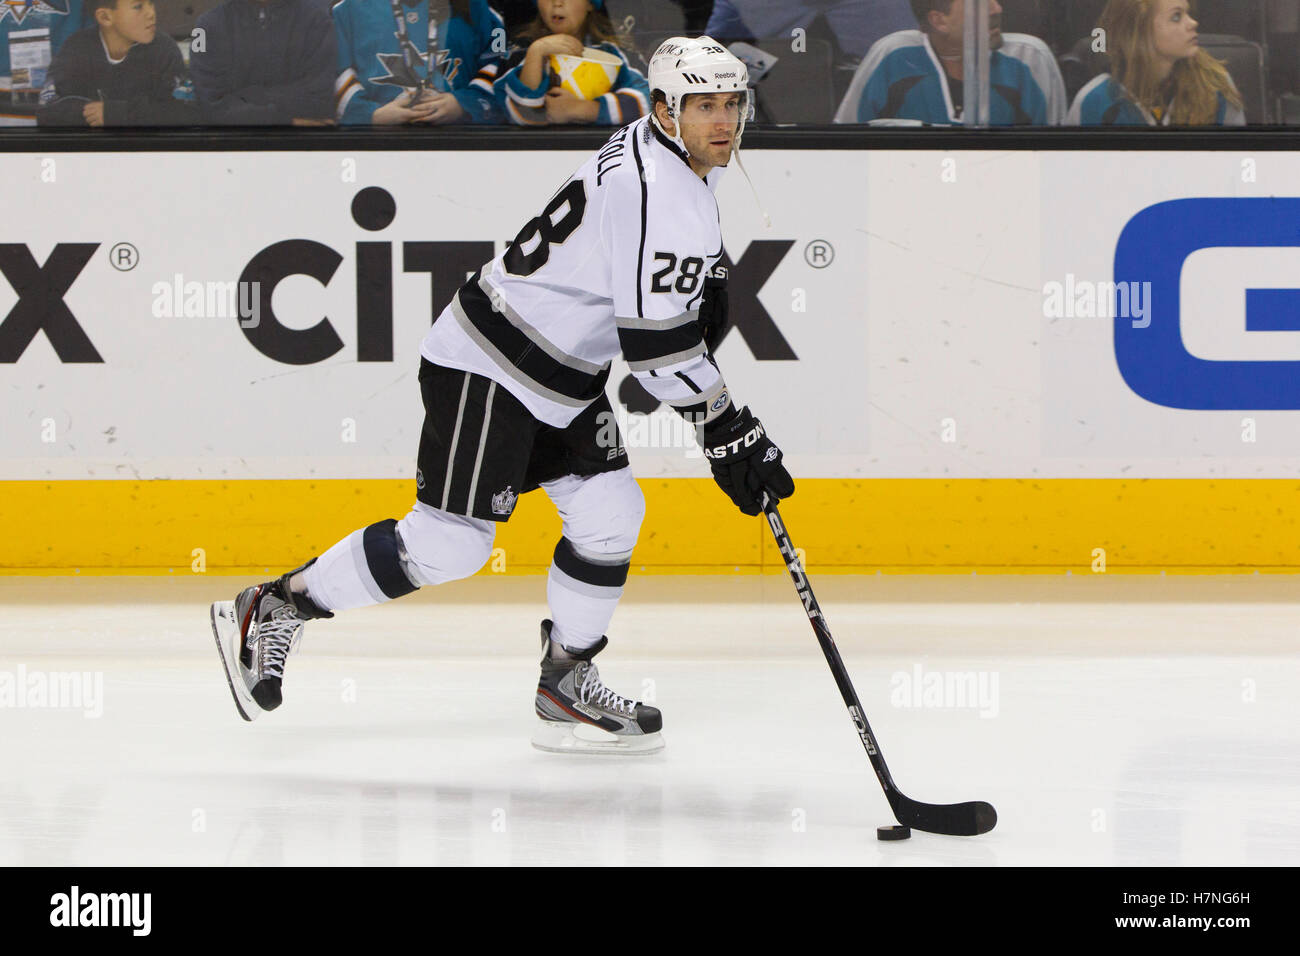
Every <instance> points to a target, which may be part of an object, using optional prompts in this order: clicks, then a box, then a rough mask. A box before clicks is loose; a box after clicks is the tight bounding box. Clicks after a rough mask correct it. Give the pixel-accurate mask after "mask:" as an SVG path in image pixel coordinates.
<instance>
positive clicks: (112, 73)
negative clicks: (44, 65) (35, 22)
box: [36, 0, 198, 126]
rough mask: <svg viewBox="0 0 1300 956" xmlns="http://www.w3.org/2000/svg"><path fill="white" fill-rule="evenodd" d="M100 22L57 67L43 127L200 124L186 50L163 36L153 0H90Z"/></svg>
mask: <svg viewBox="0 0 1300 956" xmlns="http://www.w3.org/2000/svg"><path fill="white" fill-rule="evenodd" d="M88 3H89V6H90V9H91V11H92V14H93V16H94V18H95V23H96V24H97V25H96V26H94V27H90V28H89V29H86V30H82V31H80V32H78V33H75V34H73V35H72V36H70V37H69V38H68V40H67V42H66V43H64V44H63V47H62V48H61V49H60V50H59V53H58V55H57V56H56V57H55V58H54V62H53V63H51V64H50V76H49V79H48V80H47V82H46V84H45V88H44V89H43V90H41V105H40V106H39V107H38V109H37V110H36V122H37V124H38V125H41V126H176V125H186V124H192V123H195V122H197V119H198V117H197V114H196V111H195V109H194V102H193V98H194V91H193V89H192V88H191V87H190V85H189V83H188V81H187V80H186V77H185V63H184V61H183V60H182V59H181V50H180V47H179V46H177V45H176V41H175V40H173V39H172V38H171V37H169V36H159V35H158V31H157V24H158V17H157V13H156V12H155V10H154V5H153V0H88Z"/></svg>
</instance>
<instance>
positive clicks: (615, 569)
mask: <svg viewBox="0 0 1300 956" xmlns="http://www.w3.org/2000/svg"><path fill="white" fill-rule="evenodd" d="M555 566H556V567H557V568H559V569H560V570H561V571H563V572H564V573H565V574H567V575H568V576H569V577H571V578H573V579H574V580H575V581H581V582H582V583H583V584H592V585H595V586H596V587H601V588H621V587H622V586H623V585H625V584H627V572H628V569H629V568H631V567H632V562H631V561H628V562H627V563H626V564H592V563H591V562H590V561H584V560H583V559H582V558H581V557H579V555H578V553H577V552H576V551H574V550H573V545H571V544H570V543H569V539H568V538H561V539H560V541H559V543H558V544H556V546H555Z"/></svg>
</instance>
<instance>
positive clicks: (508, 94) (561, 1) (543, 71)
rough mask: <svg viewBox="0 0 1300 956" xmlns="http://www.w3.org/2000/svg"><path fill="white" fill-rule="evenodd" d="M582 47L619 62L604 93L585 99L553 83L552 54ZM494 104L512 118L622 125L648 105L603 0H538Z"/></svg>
mask: <svg viewBox="0 0 1300 956" xmlns="http://www.w3.org/2000/svg"><path fill="white" fill-rule="evenodd" d="M584 46H588V47H592V48H594V49H597V50H601V51H603V52H605V53H609V54H611V55H613V56H616V57H618V58H619V60H621V61H622V64H623V65H622V66H621V67H619V70H618V74H617V75H616V76H615V77H614V83H613V85H612V86H611V87H610V89H609V92H607V93H605V94H604V95H602V96H600V97H598V98H597V99H594V100H584V99H581V98H579V97H577V96H574V95H573V94H572V93H570V92H569V91H567V90H564V89H561V88H560V87H559V86H558V80H559V78H558V77H556V76H554V75H553V73H552V71H551V66H550V58H551V55H552V54H568V55H570V56H581V55H582V50H583V47H584ZM496 96H497V103H498V104H499V105H500V107H501V109H502V110H503V111H504V112H505V113H506V115H507V116H508V117H509V119H510V121H511V122H513V123H518V124H519V125H521V126H545V125H547V124H548V123H557V124H558V123H597V124H599V125H602V126H622V125H624V124H625V123H630V122H632V121H633V120H635V119H638V118H639V117H642V116H644V115H645V114H646V112H647V111H648V110H649V109H650V86H649V84H648V83H646V78H645V75H644V74H643V73H642V72H641V71H640V70H638V69H637V68H636V67H634V66H633V65H632V62H631V60H629V59H628V56H627V54H626V53H625V52H624V51H623V49H622V46H621V43H620V40H619V38H618V36H617V35H616V34H615V32H614V25H613V23H612V22H611V21H610V18H609V13H608V12H607V11H606V10H605V0H539V2H538V4H537V18H536V19H535V20H533V22H532V23H530V24H528V26H526V27H525V28H524V29H523V30H522V31H521V32H520V33H519V36H518V37H517V38H516V40H515V46H514V47H512V48H511V51H510V55H509V57H508V58H507V60H506V65H505V69H504V71H503V73H502V76H501V78H500V79H499V80H497V82H496Z"/></svg>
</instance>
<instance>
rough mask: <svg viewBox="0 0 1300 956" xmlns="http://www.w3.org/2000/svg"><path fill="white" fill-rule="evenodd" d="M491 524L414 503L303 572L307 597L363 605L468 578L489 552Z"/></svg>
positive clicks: (341, 606) (342, 606) (327, 603)
mask: <svg viewBox="0 0 1300 956" xmlns="http://www.w3.org/2000/svg"><path fill="white" fill-rule="evenodd" d="M494 533H495V531H494V529H493V527H492V523H491V522H489V521H482V520H480V519H477V518H465V517H461V516H459V515H450V514H447V513H446V512H444V511H439V510H438V509H436V508H431V507H430V506H428V505H426V504H422V503H420V502H416V503H415V505H414V507H413V508H412V509H411V512H410V513H409V514H408V515H407V516H406V517H405V518H403V519H402V520H401V521H394V520H392V519H391V518H390V519H389V520H387V521H380V522H378V523H376V524H372V525H370V526H369V527H367V528H362V529H360V530H359V531H354V532H352V534H350V535H348V536H347V537H346V538H344V539H343V540H342V541H340V542H339V543H338V544H336V545H334V546H333V547H331V548H330V549H329V550H328V551H326V552H325V553H324V554H322V555H321V556H320V557H319V558H318V559H317V560H316V561H315V562H314V563H313V564H312V565H311V567H309V568H307V570H306V571H305V572H303V577H304V578H305V580H306V585H307V595H308V596H309V597H310V598H311V599H312V600H313V601H315V602H316V604H318V605H319V606H320V607H322V608H325V609H327V610H331V611H340V610H347V609H349V608H354V607H366V606H367V605H370V604H380V603H382V602H384V601H391V600H392V599H394V598H399V597H401V596H403V595H404V594H410V593H411V592H412V591H414V590H416V588H418V587H420V586H422V585H429V584H442V583H443V582H444V581H454V580H457V579H458V578H465V577H469V576H470V575H471V574H473V573H474V572H475V571H477V570H478V569H479V568H481V567H482V566H483V564H484V562H486V561H487V559H488V556H489V555H490V554H491V552H492V539H493V536H494Z"/></svg>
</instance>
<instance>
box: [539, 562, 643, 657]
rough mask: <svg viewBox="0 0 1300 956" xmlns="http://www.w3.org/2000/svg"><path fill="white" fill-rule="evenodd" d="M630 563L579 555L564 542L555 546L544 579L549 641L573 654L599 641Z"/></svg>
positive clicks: (610, 616) (618, 595) (616, 604)
mask: <svg viewBox="0 0 1300 956" xmlns="http://www.w3.org/2000/svg"><path fill="white" fill-rule="evenodd" d="M628 567H629V562H628V560H627V558H625V557H623V556H617V557H613V558H611V557H609V556H606V555H594V554H591V553H580V552H579V551H578V550H577V548H576V547H575V546H574V545H573V544H572V543H571V542H570V541H569V540H568V539H567V538H561V539H560V543H559V544H557V545H556V546H555V558H554V560H552V562H551V568H550V571H549V572H548V574H547V578H546V599H547V601H548V602H549V603H550V605H551V619H552V621H553V626H552V628H551V638H552V639H553V640H555V641H557V642H558V643H560V644H563V645H564V646H565V647H567V648H569V649H570V650H573V651H582V650H586V649H587V648H588V647H591V646H592V645H593V644H595V643H596V642H597V641H599V640H600V639H601V636H602V635H604V633H605V631H606V630H607V629H608V628H609V622H610V620H611V619H612V618H613V617H614V610H615V608H617V607H618V600H619V598H621V597H622V596H623V585H624V583H625V582H626V581H627V572H628Z"/></svg>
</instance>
